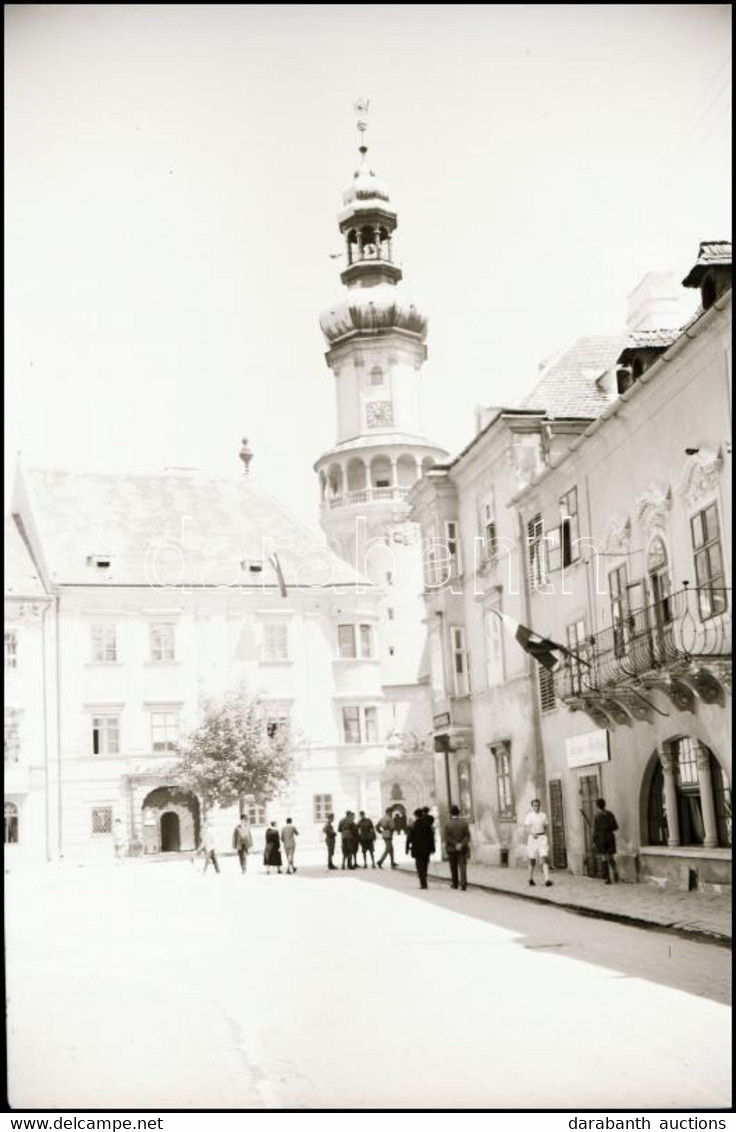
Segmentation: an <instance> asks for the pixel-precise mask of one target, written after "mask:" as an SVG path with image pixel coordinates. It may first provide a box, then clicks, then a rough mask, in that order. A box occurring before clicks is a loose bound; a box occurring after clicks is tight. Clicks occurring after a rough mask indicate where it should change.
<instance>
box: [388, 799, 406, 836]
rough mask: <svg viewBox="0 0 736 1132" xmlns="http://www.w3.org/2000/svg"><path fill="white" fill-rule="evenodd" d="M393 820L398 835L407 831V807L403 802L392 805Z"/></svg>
mask: <svg viewBox="0 0 736 1132" xmlns="http://www.w3.org/2000/svg"><path fill="white" fill-rule="evenodd" d="M391 820H392V821H393V823H394V829H395V830H396V831H397V833H404V832H405V831H406V807H405V806H404V804H403V803H402V802H392V803H391Z"/></svg>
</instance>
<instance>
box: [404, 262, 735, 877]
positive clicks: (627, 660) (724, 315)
mask: <svg viewBox="0 0 736 1132" xmlns="http://www.w3.org/2000/svg"><path fill="white" fill-rule="evenodd" d="M730 280H731V248H730V245H729V244H723V243H720V244H714V243H709V244H703V245H701V249H700V254H699V258H698V263H697V264H696V266H695V267H694V268H693V270H692V271H691V272H690V273H689V275H688V276H687V278H686V280H685V281H684V282H685V285H686V287H687V288H696V289H700V291H701V297H702V306H701V308H700V309H699V310H698V311H697V312H696V314H695V316H694V317H692V318H691V319H689V321H687V322H686V324H685V325H684V326H682V325H681V324H682V321H683V305H682V302H681V295H678V294H677V293H673V292H672V291H671V289H670V288H668V287H667V285H666V281H665V280H664V277H663V276H662V275H661V274H657V275H654V276H651V277H647V279H646V280H645V281H644V283H643V284H642V285H641V286H640V287H639V288H637V289H636V291H635V292H634V293H633V294H632V296H631V297H630V318H629V325H628V335H627V337H626V338H624V339H620V340H618V339H615V338H613V339H581V340H580V341H579V342H578V343H576V345H575V346H574V347H573V348H572V349H571V350H569V351H567V352H566V353H565V354H563V355H562V356H561V357H560V358H558V359H555V360H554V361H553V362H552V363H551V364H550V365H548V366H547V367H546V369H545V370H544V371H543V373H542V375H541V377H540V380H539V381H538V383H537V385H536V387H535V389H534V391H533V392H532V394H531V395H530V396H529V397H528V398H527V399H526V401H525V402H524V405H523V406H522V407H521V408H520V409H488V410H484V414H485V419H481V420H480V421H479V424H482V425H483V427H482V428H481V429H480V431H479V433H478V435H477V436H476V438H475V439H474V440H473V441H472V442H471V443H470V444H469V445H468V447H467V448H466V449H465V450H464V451H463V452H462V453H461V454H460V455H459V456H458V457H457V458H456V459H455V460H454V461H452V462H450V463H448V464H445V465H440V466H436V467H435V468H433V469H432V470H431V471H430V472H429V473H428V474H427V475H426V476H425V477H424V478H423V480H422V482H421V483H420V484H419V485H417V486H416V487H415V488H414V489H413V491H412V494H411V499H410V502H411V503H412V506H413V511H412V514H413V515H414V517H415V518H416V519H417V520H418V521H419V522H420V523H421V524H422V530H423V535H424V537H425V538H428V539H430V540H434V542H435V543H436V545H437V553H436V555H435V557H434V559H432V557H431V556H430V558H429V560H428V563H427V570H426V576H425V603H426V607H427V624H428V637H429V642H430V650H429V651H430V655H431V657H432V674H433V675H432V690H433V700H434V723H435V744H436V749H437V756H436V758H437V764H436V778H437V789H438V794H439V800H440V808H441V810H444V809H445V808H446V807H447V805H448V804H450V803H451V802H459V803H460V805H461V808H462V809H463V810H464V811H465V813H466V814H467V816H468V817H469V818H470V819H471V821H472V822H473V827H472V828H473V843H474V852H475V854H476V857H477V859H480V860H485V861H488V862H489V863H496V864H497V863H507V862H510V863H513V862H515V861H518V862H520V861H521V860H522V859H523V836H522V834H521V830H520V825H519V823H520V820H521V819H522V818H523V816H524V813H525V812H526V810H527V809H528V804H529V801H530V799H531V797H534V796H537V797H540V798H542V799H543V800H544V802H543V804H544V808H545V809H546V811H547V813H548V815H549V818H550V823H551V843H552V857H553V864H554V865H555V867H557V868H560V869H571V870H572V871H574V872H581V873H584V874H588V875H595V874H596V871H597V862H596V856H595V852H594V849H593V845H592V836H591V831H592V819H593V813H594V808H595V801H596V798H598V797H600V796H605V798H606V800H607V802H608V804H609V806H610V808H612V809H613V810H614V811H615V813H616V815H617V817H618V820H619V825H620V827H621V832H620V834H619V842H620V857H621V862H622V871H623V873H624V875H625V876H626V877H627V879H632V880H633V879H643V880H647V881H650V882H653V883H658V884H679V885H681V886H683V887H695V886H697V887H701V888H708V887H710V886H720V885H723V884H729V883H730V875H731V852H730V845H731V801H730V783H731V756H730V729H729V714H728V709H729V706H730V694H731V693H730V672H731V636H730V625H731V615H730V609H731V591H730V562H729V558H728V549H727V548H728V547H729V545H730V477H729V471H730V468H729V459H730V439H729V438H728V436H727V434H726V431H725V430H726V428H727V427H728V426H727V422H728V421H729V411H730V410H729V405H730V401H729V396H730V377H731V369H730V367H731V361H730V359H731V354H730V337H729V335H730V311H731V296H730ZM499 614H504V615H506V616H508V617H510V618H511V619H512V622H511V623H512V624H513V622H518V623H520V624H522V625H525V626H527V627H530V628H531V629H532V630H533V631H535V632H536V633H538V634H539V635H541V636H544V637H547V638H549V639H552V640H553V641H555V642H558V643H560V644H562V645H564V646H565V647H566V648H568V649H569V652H570V654H571V655H570V656H568V657H567V658H566V660H565V663H564V664H563V665H561V666H558V669H557V671H556V672H555V673H551V672H549V671H548V670H546V669H545V668H544V667H542V666H540V665H539V664H538V663H536V662H535V661H533V660H532V659H531V657H530V656H528V655H527V654H526V653H525V652H524V651H522V649H521V648H520V647H519V645H518V643H517V642H516V641H515V640H514V639H513V636H511V635H510V634H509V633H508V632H507V631H506V629H505V627H504V622H503V621H502V618H501V617H499V616H498V615H499ZM507 624H508V623H507Z"/></svg>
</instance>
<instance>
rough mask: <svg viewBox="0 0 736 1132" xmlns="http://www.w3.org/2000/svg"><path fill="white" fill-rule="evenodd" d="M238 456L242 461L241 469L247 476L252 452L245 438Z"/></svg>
mask: <svg viewBox="0 0 736 1132" xmlns="http://www.w3.org/2000/svg"><path fill="white" fill-rule="evenodd" d="M238 455H239V456H240V459H241V460H242V461H243V467H244V469H245V474H246V476H247V475H248V474H249V472H250V462H251V460H252V459H253V451H252V449H251V448H249V447H248V438H247V437H246V436H244V437H243V444H242V447H241V449H240V452H239V453H238Z"/></svg>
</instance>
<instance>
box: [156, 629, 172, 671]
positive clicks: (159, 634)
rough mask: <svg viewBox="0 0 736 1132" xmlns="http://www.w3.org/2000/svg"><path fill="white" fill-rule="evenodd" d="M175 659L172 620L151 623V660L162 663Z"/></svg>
mask: <svg viewBox="0 0 736 1132" xmlns="http://www.w3.org/2000/svg"><path fill="white" fill-rule="evenodd" d="M174 659H175V652H174V626H173V625H172V624H171V623H170V622H160V623H158V624H156V625H151V660H152V661H153V662H154V664H160V663H162V662H166V661H171V660H174Z"/></svg>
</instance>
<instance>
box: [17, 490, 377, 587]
mask: <svg viewBox="0 0 736 1132" xmlns="http://www.w3.org/2000/svg"><path fill="white" fill-rule="evenodd" d="M24 477H25V483H26V486H27V491H28V498H29V501H30V507H31V509H32V512H33V517H34V521H35V529H36V530H37V532H38V539H39V541H40V543H41V545H42V547H43V552H44V557H45V560H46V562H47V563H48V567H49V571H50V573H51V577H52V578H53V581H54V582H55V583H56V584H60V585H105V586H145V585H152V586H203V585H207V586H213V587H215V586H223V587H225V586H241V587H243V588H260V587H268V588H271V587H278V578H277V576H276V572H275V570H274V568H273V566H272V565H271V563H270V562H269V556H270V555H271V554H273V553H274V551H275V552H276V553H277V554H278V558H279V563H280V565H281V569H282V572H283V576H284V580H285V582H286V584H287V586H288V585H292V586H316V587H327V586H331V585H353V584H356V583H363V584H367V583H365V580H364V579H363V578H362V577H361V576H360V575H359V574H358V573H357V571H356V570H355V569H353V567H351V566H350V565H348V564H347V563H346V562H344V561H343V560H342V559H341V558H339V557H338V556H337V555H335V554H334V553H333V552H332V551H331V550H330V549H329V547H328V546H327V544H326V543H323V542H321V541H320V539H319V538H318V537H317V536H316V535H314V534H313V533H312V532H311V531H310V530H309V529H308V528H307V527H305V526H304V525H303V524H302V523H300V522H299V520H298V519H296V518H295V517H294V516H293V515H292V514H291V513H290V512H289V511H288V510H287V509H286V507H284V506H283V504H281V503H280V502H279V501H278V500H277V499H274V498H273V497H272V496H271V495H269V494H267V493H266V492H264V491H263V490H261V489H260V488H259V487H258V486H257V484H256V483H255V482H254V481H253V480H252V479H249V478H247V477H246V476H241V477H240V478H238V479H224V478H210V477H207V476H202V475H191V474H181V473H179V474H176V473H163V474H161V475H148V476H146V475H112V474H107V475H98V474H92V473H80V472H72V471H60V470H50V469H44V470H41V469H31V470H29V471H27V472H25V473H24ZM105 563H107V565H105ZM243 563H245V566H243V565H242V564H243ZM259 563H260V564H261V570H260V571H253V570H251V569H250V565H251V564H253V565H256V566H257V565H258V564H259Z"/></svg>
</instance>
